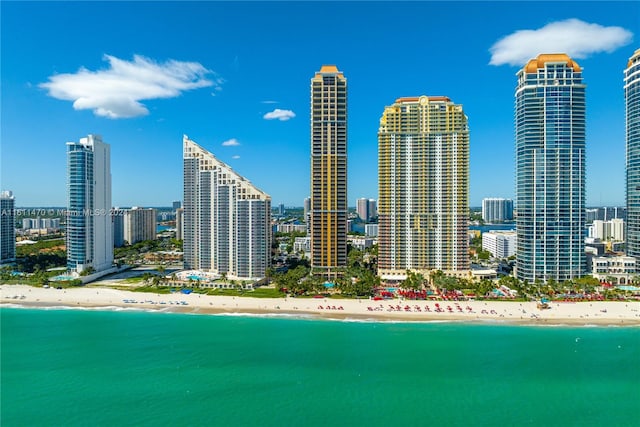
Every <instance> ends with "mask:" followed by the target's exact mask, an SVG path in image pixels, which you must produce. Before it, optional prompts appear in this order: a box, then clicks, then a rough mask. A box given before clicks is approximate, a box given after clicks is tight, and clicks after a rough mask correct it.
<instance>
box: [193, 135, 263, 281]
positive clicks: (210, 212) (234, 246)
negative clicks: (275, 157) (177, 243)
mask: <svg viewBox="0 0 640 427" xmlns="http://www.w3.org/2000/svg"><path fill="white" fill-rule="evenodd" d="M183 158H184V199H183V200H184V205H183V208H184V215H183V236H182V237H183V240H184V244H183V247H184V267H185V268H187V269H196V270H203V271H211V272H214V273H218V274H226V275H227V277H230V278H232V277H235V278H247V279H257V278H262V277H264V275H265V271H266V269H267V267H269V265H270V261H271V197H270V196H268V195H267V194H266V193H264V192H262V191H261V190H259V189H258V188H256V187H255V186H253V185H252V184H251V182H249V181H248V180H247V179H245V178H243V177H242V176H240V175H238V174H237V173H236V172H235V171H234V170H233V169H231V167H230V166H229V165H227V164H225V163H223V162H221V161H220V160H218V159H217V158H216V157H215V156H214V155H213V154H212V153H210V152H209V151H207V150H205V149H204V148H202V147H200V146H199V145H198V144H196V143H195V142H194V141H192V140H190V139H189V138H188V137H187V136H186V135H185V136H184V139H183Z"/></svg>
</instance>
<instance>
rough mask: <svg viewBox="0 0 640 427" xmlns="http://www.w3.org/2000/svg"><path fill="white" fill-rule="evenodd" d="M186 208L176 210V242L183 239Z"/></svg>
mask: <svg viewBox="0 0 640 427" xmlns="http://www.w3.org/2000/svg"><path fill="white" fill-rule="evenodd" d="M183 218H184V208H178V209H176V240H182V239H183V237H182V236H183V228H182V225H183V224H184V219H183Z"/></svg>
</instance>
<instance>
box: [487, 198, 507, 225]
mask: <svg viewBox="0 0 640 427" xmlns="http://www.w3.org/2000/svg"><path fill="white" fill-rule="evenodd" d="M482 219H483V220H484V221H486V222H503V221H511V220H512V219H513V200H511V199H501V198H492V197H490V198H486V199H482Z"/></svg>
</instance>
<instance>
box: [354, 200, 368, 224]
mask: <svg viewBox="0 0 640 427" xmlns="http://www.w3.org/2000/svg"><path fill="white" fill-rule="evenodd" d="M356 212H357V213H358V217H360V219H361V220H362V221H364V222H367V221H369V199H365V198H360V199H358V200H356Z"/></svg>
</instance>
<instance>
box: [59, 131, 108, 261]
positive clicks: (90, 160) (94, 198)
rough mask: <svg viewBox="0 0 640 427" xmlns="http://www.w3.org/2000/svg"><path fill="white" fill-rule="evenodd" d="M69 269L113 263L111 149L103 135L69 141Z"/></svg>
mask: <svg viewBox="0 0 640 427" xmlns="http://www.w3.org/2000/svg"><path fill="white" fill-rule="evenodd" d="M67 191H68V193H67V195H68V207H67V218H66V219H67V228H66V233H67V235H66V237H67V239H66V240H67V269H68V270H69V271H72V272H76V273H82V272H83V271H85V270H86V269H87V268H89V267H91V268H93V269H94V270H95V271H96V272H99V271H102V270H106V269H108V268H110V267H111V266H112V264H113V230H112V219H111V147H110V146H109V144H105V143H104V142H103V141H102V138H101V137H100V136H99V135H89V136H87V137H86V138H80V142H67Z"/></svg>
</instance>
